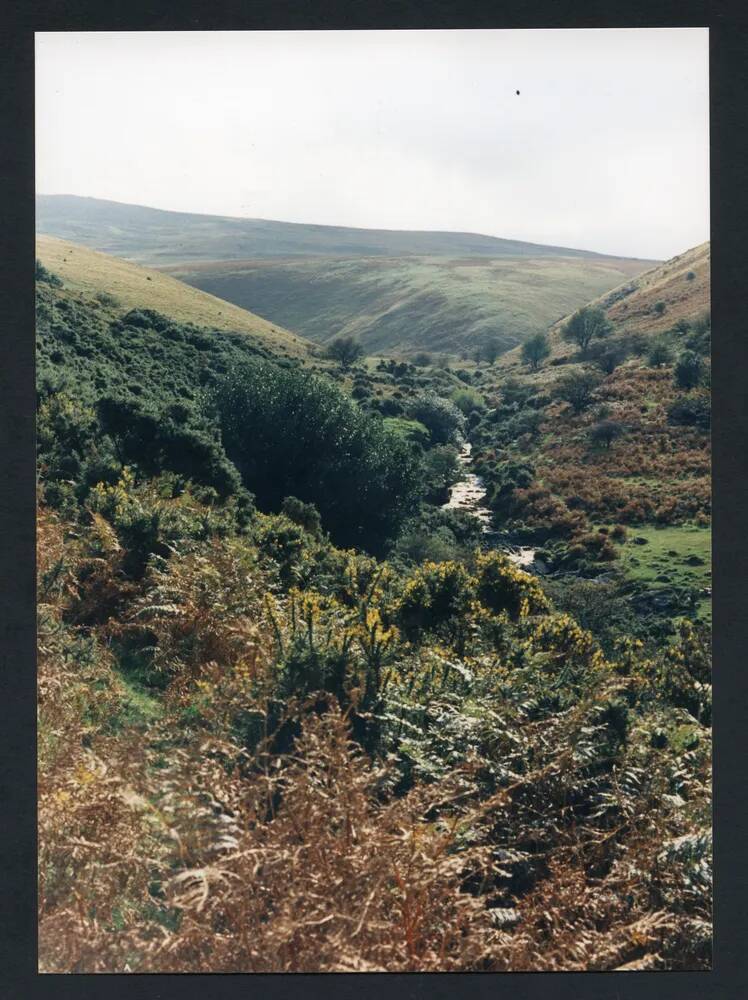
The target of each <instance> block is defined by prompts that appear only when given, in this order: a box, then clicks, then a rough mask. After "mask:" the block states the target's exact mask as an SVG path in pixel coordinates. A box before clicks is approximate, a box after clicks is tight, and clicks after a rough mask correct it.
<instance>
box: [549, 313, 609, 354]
mask: <svg viewBox="0 0 748 1000" xmlns="http://www.w3.org/2000/svg"><path fill="white" fill-rule="evenodd" d="M610 331H611V326H610V323H609V322H608V319H607V317H606V316H605V313H604V312H603V310H602V309H598V308H596V307H594V306H585V307H584V308H583V309H580V310H578V311H577V312H575V313H574V315H573V316H572V317H571V319H570V320H569V322H568V323H567V324H566V326H565V327H564V328H563V330H562V332H561V336H562V337H563V339H564V340H565V341H567V342H569V343H572V344H576V345H577V347H579V349H580V351H581V352H582V354H584V353H585V352H586V351H587V349H588V347H589V346H590V344H591V343H592V341H593V340H597V339H602V338H603V337H607V336H608V334H609V333H610Z"/></svg>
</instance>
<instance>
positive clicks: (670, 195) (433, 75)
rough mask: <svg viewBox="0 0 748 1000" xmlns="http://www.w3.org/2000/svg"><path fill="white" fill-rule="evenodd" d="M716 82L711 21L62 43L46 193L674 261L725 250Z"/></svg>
mask: <svg viewBox="0 0 748 1000" xmlns="http://www.w3.org/2000/svg"><path fill="white" fill-rule="evenodd" d="M708 80H709V74H708V31H707V29H706V28H656V29H584V30H581V29H580V30H577V29H553V30H537V29H530V30H520V31H517V30H459V31H363V32H359V31H316V32H202V31H199V32H43V33H38V34H37V36H36V81H37V82H36V137H37V138H36V141H37V146H36V156H37V160H36V169H37V177H36V187H37V191H38V192H39V193H41V194H77V195H87V196H90V197H96V198H109V199H112V200H114V201H122V202H130V203H134V204H139V205H149V206H152V207H154V208H164V209H172V210H176V211H187V212H201V213H206V214H215V215H233V216H243V217H251V218H264V219H280V220H283V221H288V222H307V223H318V224H329V225H341V226H360V227H364V228H381V229H429V230H456V231H462V232H478V233H485V234H488V235H491V236H500V237H505V238H509V239H520V240H528V241H530V242H535V243H546V244H553V245H558V246H567V247H575V248H580V249H587V250H596V251H598V252H601V253H610V254H619V255H625V256H635V257H647V258H655V259H664V258H667V257H671V256H673V255H675V254H678V253H681V252H682V251H683V250H686V249H688V248H689V247H692V246H695V245H696V244H698V243H701V242H703V241H704V240H706V239H708V238H709V106H708V98H709V90H708V88H709V84H708ZM517 91H519V94H518V93H517Z"/></svg>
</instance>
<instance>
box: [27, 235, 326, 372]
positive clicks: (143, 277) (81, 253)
mask: <svg viewBox="0 0 748 1000" xmlns="http://www.w3.org/2000/svg"><path fill="white" fill-rule="evenodd" d="M36 255H37V257H38V259H39V260H40V261H41V262H42V264H44V266H45V267H46V268H48V270H50V271H52V272H53V273H54V274H57V275H59V277H60V278H61V279H62V280H63V281H64V282H65V285H66V286H67V287H68V288H69V289H71V291H79V292H84V293H86V294H87V295H96V294H104V295H107V296H110V297H111V296H113V297H114V299H115V300H116V303H114V306H115V309H121V311H122V312H127V311H128V310H130V309H142V308H148V309H155V310H157V311H158V312H163V313H165V314H166V315H167V316H171V317H172V318H173V319H175V320H177V321H178V322H180V323H194V324H195V325H196V326H205V327H211V328H214V329H216V330H231V331H235V332H237V333H244V334H246V335H247V336H248V337H250V338H251V339H252V340H253V341H256V342H257V343H261V344H262V345H263V346H265V347H267V348H268V349H269V350H271V351H273V352H275V353H280V354H293V355H299V354H301V355H303V354H306V349H307V345H306V344H305V342H304V340H303V339H302V338H301V337H297V336H295V335H294V334H292V333H289V332H288V331H287V330H284V329H283V328H282V327H281V326H278V325H276V324H274V323H270V322H268V321H267V320H264V319H262V318H261V317H260V316H255V315H253V314H252V313H251V312H248V311H247V310H246V309H241V308H239V307H238V306H236V305H234V304H233V303H231V302H224V301H222V300H221V299H218V298H216V297H215V296H214V295H210V294H208V293H206V292H203V291H199V290H198V289H195V288H191V287H190V286H189V285H185V284H184V283H183V282H181V281H177V280H176V279H175V278H172V277H171V276H169V275H166V274H161V273H160V272H159V271H154V270H151V269H150V268H145V267H140V266H138V265H137V264H132V263H130V262H128V261H124V260H119V259H118V258H116V257H111V256H109V255H107V254H103V253H97V252H95V251H93V250H89V249H88V248H87V247H82V246H76V245H75V244H73V243H69V242H67V241H66V240H60V239H56V238H55V237H53V236H37V239H36Z"/></svg>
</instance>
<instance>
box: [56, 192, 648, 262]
mask: <svg viewBox="0 0 748 1000" xmlns="http://www.w3.org/2000/svg"><path fill="white" fill-rule="evenodd" d="M36 226H37V231H38V232H41V233H48V234H50V235H52V236H59V237H62V238H64V239H69V240H72V241H74V242H76V243H82V244H83V245H84V246H90V247H93V248H94V249H96V250H101V251H103V252H105V253H111V254H115V255H116V256H118V257H126V258H129V259H132V260H137V261H140V262H141V263H145V264H157V263H169V262H178V261H186V260H247V259H251V258H255V257H290V256H313V257H317V256H328V257H374V256H384V257H402V256H440V257H456V256H460V257H504V256H511V257H518V256H521V257H576V258H582V259H585V258H592V259H597V258H599V257H600V256H601V255H600V254H597V253H593V252H591V251H587V250H573V249H570V248H568V247H555V246H546V245H543V244H536V243H526V242H523V241H521V240H508V239H500V238H498V237H495V236H484V235H482V234H480V233H451V232H428V231H409V230H397V229H356V228H352V227H348V226H322V225H310V224H308V223H296V222H278V221H275V220H272V219H242V218H233V217H230V216H221V215H200V214H195V213H190V212H169V211H164V210H162V209H157V208H148V207H146V206H144V205H127V204H123V203H122V202H116V201H106V200H103V199H99V198H81V197H78V196H76V195H39V196H38V197H37V200H36ZM611 259H612V260H615V258H611ZM644 263H646V262H644Z"/></svg>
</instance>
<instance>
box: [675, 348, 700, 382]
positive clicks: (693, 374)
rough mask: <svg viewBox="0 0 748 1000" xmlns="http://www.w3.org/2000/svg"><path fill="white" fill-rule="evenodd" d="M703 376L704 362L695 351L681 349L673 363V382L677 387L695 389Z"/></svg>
mask: <svg viewBox="0 0 748 1000" xmlns="http://www.w3.org/2000/svg"><path fill="white" fill-rule="evenodd" d="M703 377H704V362H703V361H702V360H701V357H700V356H699V355H698V354H697V353H696V352H695V351H690V350H689V351H683V353H682V354H681V355H680V357H679V358H678V360H677V362H676V365H675V384H676V385H677V386H678V388H679V389H686V390H688V389H695V388H696V386H697V385H699V383H700V382H701V380H702V378H703Z"/></svg>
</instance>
